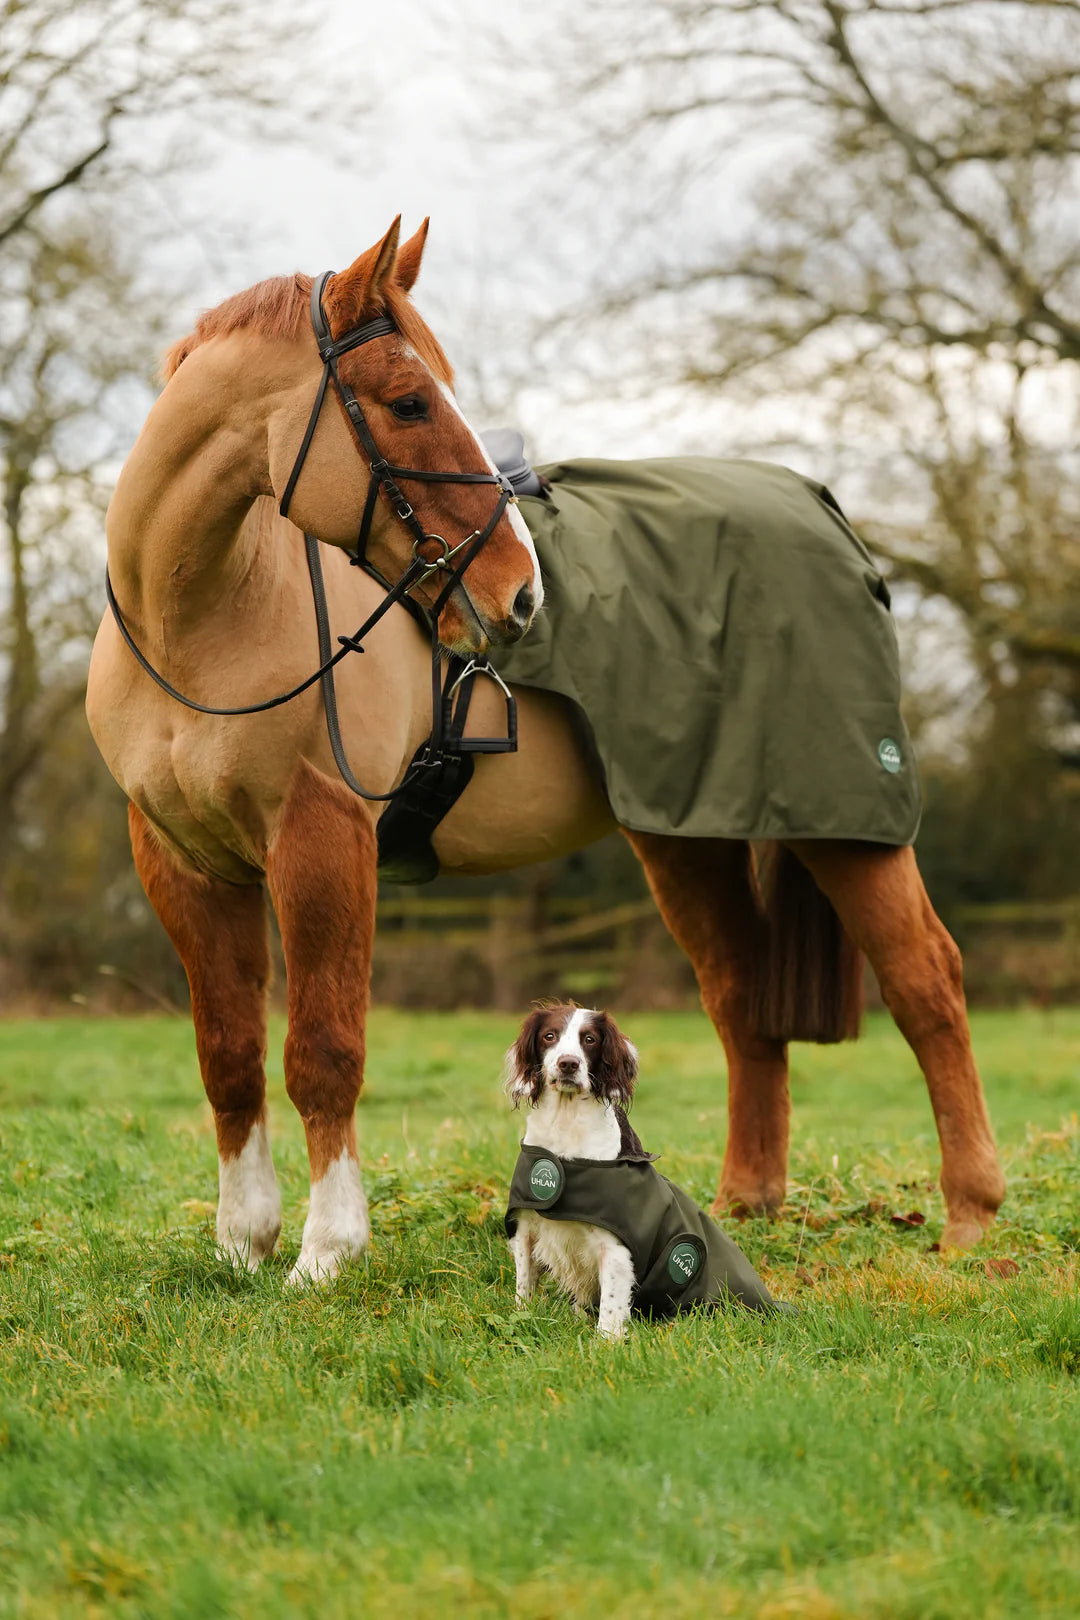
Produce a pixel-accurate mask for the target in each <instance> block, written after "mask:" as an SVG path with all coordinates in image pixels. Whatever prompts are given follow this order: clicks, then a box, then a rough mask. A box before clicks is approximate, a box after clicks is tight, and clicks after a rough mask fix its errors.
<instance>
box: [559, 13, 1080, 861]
mask: <svg viewBox="0 0 1080 1620" xmlns="http://www.w3.org/2000/svg"><path fill="white" fill-rule="evenodd" d="M533 62H534V64H535V63H537V62H544V63H547V64H548V66H547V69H546V70H544V69H541V68H537V67H535V66H534V73H536V74H538V75H539V76H540V78H541V79H542V80H543V81H544V88H545V93H546V95H547V96H548V97H549V98H551V97H552V96H553V95H554V94H555V91H554V86H553V82H552V81H555V82H556V83H557V85H558V106H559V112H560V115H561V116H563V117H565V114H566V110H567V108H568V107H569V106H573V107H575V108H578V109H580V117H579V118H578V120H577V121H576V122H575V126H574V131H573V141H572V147H570V148H565V149H564V154H563V157H564V161H563V165H562V167H561V169H560V187H561V189H562V191H563V192H564V193H568V194H569V195H570V196H573V194H574V191H575V188H576V187H578V186H580V187H582V188H584V190H585V192H586V193H587V198H588V204H587V206H588V207H589V208H591V209H592V210H593V211H594V218H598V219H599V220H600V221H601V222H602V227H603V229H602V234H603V237H604V238H605V243H606V245H607V251H606V252H605V253H604V255H603V257H602V259H601V260H598V262H597V263H596V265H595V266H594V270H593V274H592V280H591V285H590V287H589V292H588V295H587V297H586V298H585V299H584V300H583V301H582V306H581V311H580V312H579V314H580V318H581V319H582V321H583V322H587V323H588V331H589V336H590V341H592V342H593V343H596V341H597V329H598V323H599V329H600V331H602V332H606V334H607V336H608V338H609V340H610V341H609V343H608V346H607V347H606V349H605V350H604V353H603V356H602V364H603V368H604V373H603V374H605V375H606V376H607V377H610V376H611V375H612V374H615V375H618V376H619V378H620V380H621V381H622V383H623V384H624V385H625V386H627V387H630V388H633V387H637V388H638V389H639V390H641V391H643V392H644V391H646V390H656V388H657V386H658V385H661V386H662V385H663V384H665V383H674V384H677V385H680V386H682V387H684V388H685V387H687V386H689V387H690V388H691V389H693V390H696V391H698V392H699V393H700V394H701V395H703V396H705V397H715V396H720V397H721V398H723V399H724V400H726V401H727V402H729V407H730V410H729V415H728V417H727V421H728V423H729V424H731V423H732V422H733V421H734V420H735V412H736V410H737V411H738V413H739V414H738V435H739V437H738V441H737V442H738V444H739V446H740V447H741V448H744V449H753V450H756V451H757V452H759V453H760V452H761V451H762V450H764V451H766V453H770V452H771V453H775V452H776V451H778V450H779V451H782V452H783V453H785V454H786V455H788V456H793V457H794V458H795V459H797V461H799V462H800V463H801V464H803V465H807V466H808V467H813V468H817V469H824V471H825V472H826V474H831V475H833V476H838V477H839V478H840V481H841V485H842V492H843V496H844V504H845V505H846V506H847V507H848V508H849V510H850V511H851V512H852V515H853V517H854V518H855V520H856V522H857V525H858V526H859V527H860V528H861V529H862V530H863V531H864V532H865V533H866V534H867V537H868V539H870V541H871V542H872V544H873V545H874V546H875V548H876V549H877V551H878V552H879V554H880V555H882V556H883V557H884V558H885V559H886V561H887V563H888V565H889V567H890V569H891V572H892V574H893V577H894V578H895V580H896V581H897V582H899V583H900V584H901V585H904V584H906V585H908V586H909V587H911V589H912V590H913V591H914V592H915V594H916V599H917V601H918V602H919V604H921V606H920V608H919V609H918V612H919V613H920V614H921V615H922V617H923V618H924V620H925V619H926V617H927V613H928V611H929V609H928V605H932V604H933V603H935V602H937V603H940V604H943V605H945V606H946V607H947V610H948V614H949V615H950V622H951V624H952V626H953V634H952V638H951V639H952V642H953V647H955V643H956V641H957V640H959V641H960V642H961V644H962V646H963V653H964V658H963V667H964V669H965V670H966V672H967V675H968V677H969V684H971V685H973V687H974V691H973V692H969V693H967V694H961V697H962V701H961V703H960V705H959V708H960V711H961V712H962V713H964V714H965V715H966V716H967V717H968V719H969V722H970V723H969V724H968V726H967V733H966V741H967V743H968V745H969V747H971V748H974V749H975V751H976V759H977V767H976V768H978V764H979V762H982V761H985V760H986V759H987V758H988V757H993V756H996V757H999V758H1000V757H1005V756H1006V755H1007V757H1008V758H1009V760H1010V762H1011V765H1012V777H1013V779H1014V780H1015V781H1016V783H1017V789H1018V791H1020V789H1021V788H1022V786H1023V783H1022V782H1021V780H1020V778H1022V777H1023V776H1024V775H1025V772H1026V773H1027V776H1028V779H1029V781H1030V780H1031V779H1032V773H1033V772H1034V775H1035V776H1037V778H1038V779H1039V781H1040V782H1042V783H1043V785H1044V787H1045V786H1046V784H1047V783H1050V782H1053V788H1052V791H1053V792H1054V793H1055V794H1058V795H1061V796H1063V798H1062V804H1063V805H1064V806H1065V808H1066V810H1067V808H1068V805H1069V804H1071V805H1072V811H1071V820H1070V821H1069V825H1070V826H1071V827H1072V828H1073V829H1074V833H1075V831H1078V830H1080V829H1076V813H1077V809H1078V808H1080V802H1078V800H1077V796H1076V795H1075V793H1074V791H1073V787H1072V784H1071V783H1070V781H1069V780H1068V779H1067V778H1066V777H1064V776H1062V774H1061V772H1060V771H1059V770H1056V764H1055V762H1056V763H1057V764H1060V763H1064V764H1066V765H1068V764H1070V763H1080V590H1078V588H1077V580H1078V579H1080V496H1078V493H1077V492H1078V484H1077V473H1078V472H1080V457H1078V454H1077V451H1076V444H1077V427H1078V425H1080V408H1078V390H1077V381H1078V379H1080V211H1078V207H1077V204H1078V201H1080V98H1078V97H1077V95H1076V85H1077V82H1078V74H1080V4H1077V0H658V3H657V4H656V5H654V6H650V7H647V8H640V7H636V6H633V5H632V4H630V3H629V0H608V3H607V4H603V3H601V4H599V5H597V6H596V7H591V8H588V10H587V11H586V12H581V11H580V9H577V10H575V11H574V13H573V15H571V14H570V12H569V10H566V11H563V10H561V9H560V11H559V12H558V13H556V14H554V15H552V14H549V16H548V20H547V25H546V31H545V37H544V39H543V40H542V41H541V42H540V43H539V44H538V45H536V47H535V49H534V52H533ZM562 225H563V233H564V236H565V235H566V234H567V232H568V229H569V227H568V226H567V223H566V211H565V208H564V213H563V216H562ZM596 237H597V232H596V229H595V226H593V227H592V229H591V230H590V229H589V228H588V227H581V228H580V229H579V232H578V234H577V235H576V236H575V237H574V238H573V239H574V240H575V242H576V243H578V244H580V252H579V260H580V261H582V262H587V259H588V253H589V244H590V243H592V242H595V240H596ZM612 241H617V242H618V244H619V249H618V251H617V252H611V251H610V243H611V242H612ZM578 330H579V331H580V330H582V328H581V327H579V328H578ZM631 334H632V341H628V336H630V335H631ZM643 334H646V335H647V340H645V341H643ZM598 369H599V368H595V369H594V373H593V374H594V377H595V375H596V374H597V371H598ZM840 445H843V446H846V449H845V450H843V451H841V450H840V449H838V448H837V447H838V446H840ZM902 594H903V593H902V592H901V595H902ZM936 659H937V663H938V665H939V669H938V670H937V671H936V672H935V673H936V674H941V673H944V674H946V675H948V677H949V679H950V680H951V682H952V684H953V692H952V696H953V697H954V699H955V698H956V696H957V695H958V694H957V692H956V679H957V666H958V663H959V662H960V660H958V658H957V657H956V656H955V652H954V651H953V648H951V647H950V646H949V645H948V642H947V641H946V642H945V643H943V641H942V638H941V637H940V636H939V637H938V639H937V643H936ZM913 674H914V676H915V680H914V685H915V688H916V692H917V693H918V691H919V689H920V686H922V687H925V686H926V684H927V678H926V671H925V670H921V671H920V670H916V671H913ZM928 695H929V694H928ZM958 732H959V728H958V727H957V726H956V725H955V724H954V725H953V727H952V728H951V731H948V730H946V731H945V732H944V733H943V730H942V728H941V727H940V726H939V727H938V728H937V734H938V737H939V739H940V738H941V737H942V736H943V735H944V737H945V743H946V745H947V746H946V747H945V749H944V752H945V753H946V754H952V755H953V756H955V754H956V750H957V746H958V743H959V742H960V741H961V738H960V737H959V735H958ZM1025 762H1026V763H1025ZM1044 765H1045V766H1046V769H1044ZM991 775H993V777H994V779H995V780H994V789H993V792H994V795H995V798H994V799H991V800H989V801H988V802H987V803H986V804H985V805H983V807H982V810H983V812H984V813H985V814H986V815H988V816H990V815H994V814H995V813H996V814H997V815H999V816H1000V815H1001V814H1002V813H1003V811H1004V810H1005V807H1004V806H1003V805H1002V802H1001V800H1000V798H999V797H996V796H997V795H998V794H999V792H1000V787H1001V782H1000V777H999V773H991ZM989 780H990V776H988V777H987V781H988V782H989ZM988 791H989V790H988ZM1059 808H1060V807H1059ZM1043 809H1044V810H1048V809H1049V807H1047V806H1046V805H1045V803H1044V804H1043ZM1018 813H1019V812H1018ZM1055 813H1056V812H1052V811H1051V812H1050V813H1049V814H1048V817H1047V819H1048V821H1052V820H1053V816H1054V814H1055ZM1063 813H1064V812H1063ZM1033 814H1034V815H1036V816H1037V810H1035V808H1034V807H1033ZM976 819H977V817H976ZM1066 819H1067V820H1068V819H1069V818H1068V817H1066ZM1028 825H1029V830H1031V832H1032V835H1033V836H1034V831H1035V822H1034V821H1032V820H1031V818H1030V817H1029V819H1028ZM1031 841H1032V840H1031V838H1029V839H1027V840H1026V842H1025V849H1029V846H1030V844H1031ZM1061 856H1062V852H1061V851H1060V850H1059V851H1058V854H1057V855H1056V856H1055V858H1054V860H1052V861H1051V862H1050V863H1049V864H1045V863H1044V866H1043V868H1042V873H1041V876H1040V877H1039V878H1037V879H1035V882H1036V883H1037V884H1041V886H1043V887H1044V888H1046V887H1049V888H1052V887H1053V886H1054V885H1055V884H1059V883H1060V881H1061V878H1062V871H1063V860H1062V858H1061ZM1027 859H1028V857H1027V855H1025V856H1024V857H1023V858H1022V859H1021V858H1019V857H1018V861H1019V865H1021V866H1023V865H1024V863H1025V861H1027ZM1030 875H1031V874H1030V871H1029V873H1028V876H1029V877H1030ZM1014 878H1015V880H1016V881H1017V882H1020V881H1022V875H1021V874H1020V873H1019V872H1017V873H1014Z"/></svg>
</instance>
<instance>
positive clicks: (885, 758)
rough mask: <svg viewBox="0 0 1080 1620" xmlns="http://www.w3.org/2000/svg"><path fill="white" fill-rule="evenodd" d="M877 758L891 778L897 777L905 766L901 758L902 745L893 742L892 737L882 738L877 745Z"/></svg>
mask: <svg viewBox="0 0 1080 1620" xmlns="http://www.w3.org/2000/svg"><path fill="white" fill-rule="evenodd" d="M877 757H878V759H880V761H881V763H882V765H883V766H884V767H885V769H886V770H887V771H888V773H889V775H890V776H895V775H896V773H897V771H898V770H899V769H900V767H901V765H902V764H903V760H902V759H901V757H900V744H899V743H895V742H893V740H892V738H891V737H882V739H881V741H880V742H879V743H878V745H877Z"/></svg>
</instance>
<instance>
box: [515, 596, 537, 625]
mask: <svg viewBox="0 0 1080 1620" xmlns="http://www.w3.org/2000/svg"><path fill="white" fill-rule="evenodd" d="M535 606H536V597H535V596H534V595H533V590H532V586H531V585H523V586H522V587H521V589H520V591H518V593H517V595H516V596H515V597H514V605H513V607H512V608H511V609H510V612H511V613H512V615H513V617H514V619H515V620H516V621H517V623H518V624H520V625H521V626H522V628H523V629H524V628H525V627H526V626H527V625H528V623H529V620H530V619H531V618H532V616H533V609H534V608H535Z"/></svg>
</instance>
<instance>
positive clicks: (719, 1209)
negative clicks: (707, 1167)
mask: <svg viewBox="0 0 1080 1620" xmlns="http://www.w3.org/2000/svg"><path fill="white" fill-rule="evenodd" d="M784 1192H785V1189H784V1187H782V1186H770V1185H769V1184H768V1183H763V1184H762V1185H761V1186H757V1187H739V1188H735V1187H729V1186H723V1187H721V1188H720V1191H719V1192H718V1193H717V1195H716V1197H715V1198H714V1199H713V1203H712V1207H711V1209H710V1211H709V1213H710V1215H712V1216H714V1217H715V1218H716V1219H717V1220H722V1219H723V1217H724V1216H725V1215H729V1216H732V1217H733V1218H734V1219H735V1220H739V1221H742V1220H746V1219H748V1218H749V1217H751V1216H754V1215H775V1214H776V1212H777V1210H778V1209H779V1208H780V1206H781V1204H782V1203H783V1202H784Z"/></svg>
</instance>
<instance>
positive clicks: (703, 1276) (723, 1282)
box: [505, 1004, 777, 1339]
mask: <svg viewBox="0 0 1080 1620" xmlns="http://www.w3.org/2000/svg"><path fill="white" fill-rule="evenodd" d="M637 1074H638V1054H637V1049H636V1047H635V1046H634V1044H633V1042H632V1041H629V1040H627V1038H626V1036H625V1035H624V1034H623V1033H622V1031H621V1030H620V1029H619V1028H618V1026H617V1025H616V1023H615V1021H614V1019H613V1018H611V1017H610V1016H609V1015H608V1014H607V1013H606V1012H598V1011H595V1010H594V1009H591V1008H587V1007H576V1006H573V1005H566V1004H543V1005H540V1006H538V1007H537V1008H536V1009H535V1010H534V1011H533V1012H531V1013H530V1014H529V1016H528V1017H527V1018H526V1020H525V1022H524V1024H523V1025H522V1028H521V1034H520V1035H519V1036H518V1039H517V1041H516V1042H515V1044H514V1045H513V1046H512V1047H511V1048H510V1050H509V1052H508V1053H507V1054H506V1075H505V1088H506V1092H507V1095H508V1096H509V1098H510V1100H511V1102H512V1103H513V1104H514V1106H515V1108H516V1107H520V1106H521V1105H522V1104H524V1105H525V1106H526V1107H527V1108H528V1110H529V1117H528V1121H527V1123H526V1127H525V1135H524V1138H523V1140H522V1143H521V1155H520V1157H519V1159H518V1162H517V1166H516V1168H515V1171H514V1177H513V1181H512V1183H511V1187H510V1197H509V1202H508V1205H507V1211H506V1223H505V1224H506V1233H507V1236H508V1238H509V1240H510V1251H511V1253H512V1255H513V1258H514V1271H515V1278H516V1288H517V1298H518V1301H519V1303H522V1304H524V1303H525V1302H526V1301H527V1300H529V1299H530V1298H531V1297H532V1294H533V1290H534V1288H535V1286H536V1275H537V1268H538V1267H543V1268H544V1269H545V1270H547V1271H549V1272H551V1274H552V1275H553V1276H554V1278H555V1280H556V1281H557V1282H558V1283H559V1285H560V1286H561V1287H562V1288H563V1289H564V1290H565V1291H566V1292H567V1293H568V1294H570V1295H571V1297H572V1298H573V1300H574V1303H575V1307H576V1308H577V1310H578V1311H580V1312H584V1311H585V1310H586V1309H587V1308H589V1307H592V1306H596V1307H597V1331H598V1333H600V1334H602V1335H604V1336H605V1337H607V1338H612V1339H617V1338H621V1337H622V1336H623V1335H624V1333H625V1332H626V1326H627V1323H628V1321H629V1318H630V1313H631V1310H634V1311H637V1312H638V1313H640V1314H641V1315H645V1316H660V1317H664V1316H673V1315H675V1314H677V1313H678V1312H680V1311H684V1310H689V1309H690V1308H691V1307H693V1306H695V1305H715V1304H718V1303H721V1302H722V1301H726V1300H730V1299H731V1298H734V1299H737V1300H739V1301H740V1302H741V1303H743V1304H745V1305H747V1306H749V1307H750V1308H751V1309H754V1310H771V1309H776V1308H777V1302H776V1301H775V1300H774V1299H773V1298H772V1295H771V1294H770V1293H769V1291H768V1289H767V1288H766V1286H765V1284H764V1283H763V1282H762V1280H761V1278H760V1277H759V1276H758V1275H757V1273H756V1272H755V1271H754V1270H753V1268H752V1266H751V1265H750V1263H749V1262H748V1261H747V1259H746V1257H745V1256H744V1255H743V1254H742V1253H741V1252H740V1251H739V1249H738V1248H737V1247H736V1246H735V1244H734V1243H732V1241H731V1239H730V1238H728V1237H727V1236H726V1235H725V1234H724V1233H723V1232H722V1231H721V1230H720V1228H719V1227H718V1226H717V1225H716V1223H715V1221H713V1220H711V1219H710V1217H709V1216H708V1215H706V1214H705V1211H704V1210H702V1209H700V1208H699V1207H698V1206H697V1204H695V1203H694V1202H693V1200H692V1199H691V1198H690V1196H689V1194H687V1193H685V1192H684V1191H682V1189H681V1188H678V1187H676V1186H675V1185H674V1184H673V1183H672V1182H670V1181H668V1180H667V1178H666V1177H664V1176H661V1175H660V1174H659V1173H658V1172H657V1171H656V1170H655V1169H654V1168H653V1160H654V1159H655V1158H656V1155H655V1154H650V1153H646V1151H645V1149H644V1148H643V1147H642V1145H641V1142H640V1141H639V1139H638V1136H637V1133H636V1132H635V1131H634V1129H633V1127H632V1125H631V1124H630V1121H629V1119H628V1117H627V1110H628V1109H629V1107H630V1105H631V1103H632V1101H633V1097H634V1087H635V1084H636V1081H637Z"/></svg>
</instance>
